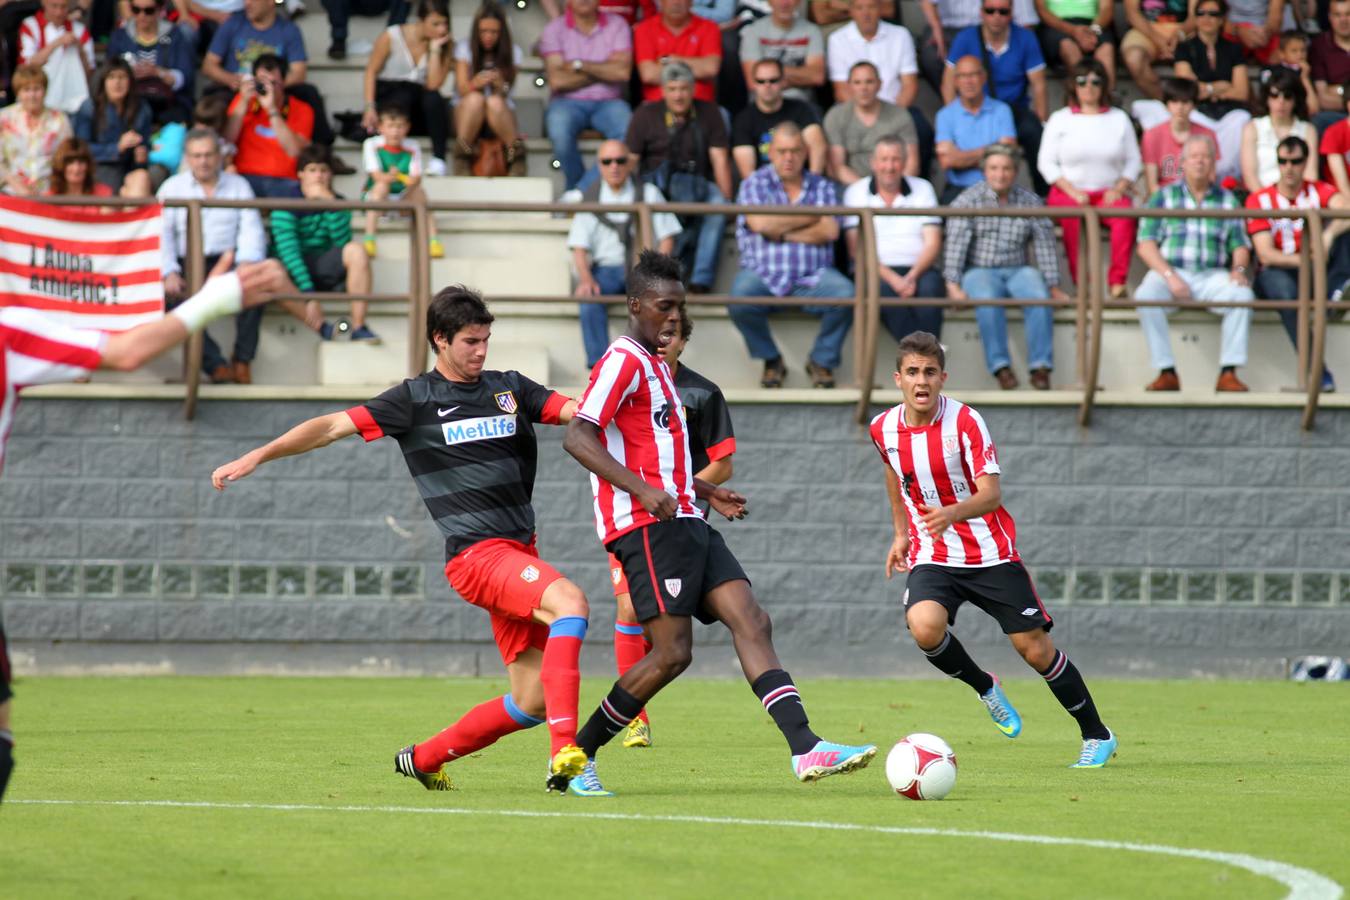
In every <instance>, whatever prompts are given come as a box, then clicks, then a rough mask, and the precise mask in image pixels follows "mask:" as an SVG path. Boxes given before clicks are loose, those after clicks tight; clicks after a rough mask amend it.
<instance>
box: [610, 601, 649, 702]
mask: <svg viewBox="0 0 1350 900" xmlns="http://www.w3.org/2000/svg"><path fill="white" fill-rule="evenodd" d="M651 649H652V645H651V642H650V641H648V640H647V639H646V638H645V637H644V636H643V634H642V626H641V625H639V624H638V623H637V622H615V623H614V665H615V668H617V669H618V670H619V674H620V675H623V673H624V672H627V671H628V670H629V669H631V668H633V666H635V665H636V664H637V661H638V660H640V659H642V657H644V656H646V655H647V654H648V653H650V652H651ZM638 718H639V719H641V720H642V721H644V722H647V724H649V725H650V724H651V722H650V720H649V719H648V718H647V710H645V709H644V710H643V711H642V712H640V713H638Z"/></svg>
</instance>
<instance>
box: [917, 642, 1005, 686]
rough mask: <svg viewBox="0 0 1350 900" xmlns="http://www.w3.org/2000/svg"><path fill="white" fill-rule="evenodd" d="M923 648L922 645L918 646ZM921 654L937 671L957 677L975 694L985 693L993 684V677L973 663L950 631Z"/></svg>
mask: <svg viewBox="0 0 1350 900" xmlns="http://www.w3.org/2000/svg"><path fill="white" fill-rule="evenodd" d="M919 649H920V650H923V648H922V647H920V648H919ZM923 655H924V656H926V657H928V661H929V662H930V663H932V664H933V667H934V668H936V669H937V670H938V671H939V672H942V673H943V674H944V675H949V676H951V677H952V678H958V679H960V680H961V681H964V682H965V683H966V684H968V685H970V686H971V687H972V688H974V689H975V693H977V694H987V693H989V689H990V688H991V687H993V686H994V678H993V676H991V675H990V674H989V673H988V672H986V671H985V670H984V669H981V668H980V667H979V666H977V665H975V660H973V659H971V658H970V654H969V653H967V652H966V648H965V647H962V646H961V642H960V641H958V640H957V639H956V636H955V635H954V634H952V633H951V632H950V631H949V632H947V633H946V634H945V635H943V637H942V643H940V644H938V645H937V646H936V647H934V648H933V649H932V650H924V651H923Z"/></svg>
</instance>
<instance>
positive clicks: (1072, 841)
mask: <svg viewBox="0 0 1350 900" xmlns="http://www.w3.org/2000/svg"><path fill="white" fill-rule="evenodd" d="M8 802H9V803H15V804H28V805H34V806H141V807H146V806H158V807H168V808H173V809H243V810H268V811H273V812H346V813H357V812H366V813H371V812H374V813H399V814H404V815H441V816H504V817H514V818H522V819H600V820H607V821H618V822H671V823H675V824H687V825H731V826H745V827H750V828H808V829H812V830H816V831H859V832H867V833H870V834H901V835H921V836H925V837H950V838H975V839H978V840H986V841H1007V842H1011V843H1019V844H1042V845H1048V846H1065V847H1089V848H1092V849H1095V850H1128V851H1131V852H1133V853H1154V854H1158V855H1160V856H1177V857H1181V858H1184V859H1200V860H1205V861H1207V862H1215V863H1220V864H1222V865H1226V866H1233V867H1234V868H1238V869H1245V870H1246V871H1248V872H1251V873H1253V874H1255V875H1259V876H1261V877H1263V878H1269V879H1272V880H1273V881H1277V882H1279V883H1280V884H1282V885H1284V886H1285V887H1287V888H1288V889H1289V893H1288V894H1286V895H1285V896H1286V898H1287V900H1339V898H1340V897H1341V896H1342V895H1343V893H1344V892H1343V890H1342V889H1341V886H1340V885H1339V884H1337V883H1336V882H1334V881H1332V880H1331V879H1330V878H1327V877H1326V876H1324V875H1320V874H1318V873H1317V872H1314V871H1312V870H1311V869H1304V868H1301V867H1299V866H1293V865H1289V864H1288V863H1282V862H1277V861H1275V860H1271V859H1262V858H1260V857H1259V856H1250V855H1248V854H1246V853H1225V852H1222V851H1219V850H1197V849H1192V848H1189V847H1169V846H1166V845H1164V844H1136V843H1133V842H1131V841H1103V840H1095V839H1091V838H1072V837H1056V836H1054V835H1043V834H1016V833H1013V832H1006V831H959V830H956V829H951V828H905V827H898V826H890V825H859V824H853V823H849V822H800V821H793V820H790V819H783V820H776V819H740V818H720V817H714V816H674V815H645V814H639V813H606V812H538V811H534V810H523V809H521V810H516V809H454V808H442V807H417V806H321V805H317V804H301V803H212V802H207V801H189V800H10V801H8Z"/></svg>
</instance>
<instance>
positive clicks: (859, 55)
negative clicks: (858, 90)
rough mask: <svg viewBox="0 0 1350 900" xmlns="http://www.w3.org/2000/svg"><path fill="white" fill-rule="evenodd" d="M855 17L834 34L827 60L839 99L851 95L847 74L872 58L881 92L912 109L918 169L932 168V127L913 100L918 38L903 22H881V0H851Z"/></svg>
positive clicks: (916, 83)
mask: <svg viewBox="0 0 1350 900" xmlns="http://www.w3.org/2000/svg"><path fill="white" fill-rule="evenodd" d="M848 9H849V18H851V19H852V20H853V21H851V22H849V24H847V25H845V26H844V27H843V28H840V29H838V30H837V31H835V32H834V33H833V34H831V35H830V38H829V42H828V44H827V46H826V54H825V57H826V60H827V61H828V65H829V70H830V83H831V84H832V85H833V86H834V99H835V102H836V103H845V102H847V101H849V100H852V99H853V91H852V88H851V87H850V86H849V73H850V72H851V71H852V69H853V66H854V65H855V64H856V63H858V62H861V61H864V60H865V61H867V62H870V63H872V65H873V66H875V67H876V70H877V76H878V77H879V78H880V79H881V91H880V93H879V94H878V96H879V97H880V98H881V99H882V100H884V101H886V102H887V103H894V104H895V105H896V106H899V107H903V108H904V109H907V110H909V115H910V117H911V118H912V119H913V120H914V130H915V131H916V132H917V133H918V137H919V174H920V175H924V174H926V173H927V172H928V171H929V168H930V166H931V163H932V155H933V126H932V125H931V124H930V123H929V121H928V119H927V118H926V117H925V116H924V114H923V112H922V111H921V110H920V109H919V108H918V107H917V106H916V105H915V104H914V101H915V98H916V97H918V94H919V60H918V56H917V54H916V52H915V49H914V38H913V37H912V36H911V35H910V33H909V31H908V30H907V29H906V28H905V27H904V26H903V25H892V24H891V23H890V22H883V21H881V4H880V2H879V0H849V6H848Z"/></svg>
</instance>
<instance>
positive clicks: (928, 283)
mask: <svg viewBox="0 0 1350 900" xmlns="http://www.w3.org/2000/svg"><path fill="white" fill-rule="evenodd" d="M892 268H894V269H895V271H896V273H897V274H900V275H907V274H909V266H893V267H892ZM881 296H883V297H894V296H896V293H895V291H894V290H893V289H892V288H891V286H890V285H889V284H887V283H886V282H884V281H883V282H881ZM914 296H916V297H945V296H947V286H946V284H944V283H943V281H942V276H941V275H940V274H939V273H938V270H937V269H931V268H930V269H928V270H926V271H925V272H924V273H923V274H922V275H920V276H919V285H918V287H917V288H916V289H915V292H914ZM881 324H882V325H885V326H886V330H887V331H889V332H890V333H891V337H893V338H895V339H896V341H897V342H898V341H902V340H904V339H905V336H906V335H908V334H913V333H914V332H916V331H926V332H928V333H929V334H931V335H933V337H936V338H941V337H942V307H940V306H883V307H882V308H881Z"/></svg>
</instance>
